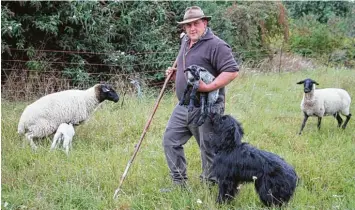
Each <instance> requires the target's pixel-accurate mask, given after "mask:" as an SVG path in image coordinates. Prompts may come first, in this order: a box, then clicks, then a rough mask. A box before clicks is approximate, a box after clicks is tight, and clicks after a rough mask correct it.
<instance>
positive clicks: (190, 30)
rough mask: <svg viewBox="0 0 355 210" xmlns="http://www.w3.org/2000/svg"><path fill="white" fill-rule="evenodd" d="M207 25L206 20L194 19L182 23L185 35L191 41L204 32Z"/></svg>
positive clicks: (196, 39)
mask: <svg viewBox="0 0 355 210" xmlns="http://www.w3.org/2000/svg"><path fill="white" fill-rule="evenodd" d="M206 27H207V20H203V19H200V20H196V21H194V22H191V23H186V24H185V25H184V28H185V31H186V34H187V36H188V37H189V38H190V39H191V41H192V42H197V41H198V39H199V38H200V37H201V36H202V34H203V33H204V32H205V30H206Z"/></svg>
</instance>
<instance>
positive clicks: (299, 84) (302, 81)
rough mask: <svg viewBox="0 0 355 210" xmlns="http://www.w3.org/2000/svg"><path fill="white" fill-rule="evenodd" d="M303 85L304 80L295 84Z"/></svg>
mask: <svg viewBox="0 0 355 210" xmlns="http://www.w3.org/2000/svg"><path fill="white" fill-rule="evenodd" d="M303 83H304V80H302V81H299V82H297V83H296V84H299V85H300V84H303Z"/></svg>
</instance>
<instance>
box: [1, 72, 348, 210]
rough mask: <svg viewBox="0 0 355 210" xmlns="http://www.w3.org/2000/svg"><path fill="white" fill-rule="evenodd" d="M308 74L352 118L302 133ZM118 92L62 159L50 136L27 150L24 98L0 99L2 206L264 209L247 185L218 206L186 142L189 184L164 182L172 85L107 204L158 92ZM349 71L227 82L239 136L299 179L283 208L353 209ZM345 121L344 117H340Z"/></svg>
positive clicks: (328, 120) (313, 124)
mask: <svg viewBox="0 0 355 210" xmlns="http://www.w3.org/2000/svg"><path fill="white" fill-rule="evenodd" d="M308 77H309V78H312V79H314V80H316V81H317V82H318V83H319V84H320V85H319V86H318V88H325V87H336V88H343V89H346V90H347V91H348V92H349V94H350V95H351V96H352V98H353V103H352V105H351V111H352V113H353V118H352V119H351V120H350V122H349V124H348V127H347V128H346V129H345V130H342V129H339V128H337V122H336V120H335V119H334V118H333V117H332V116H327V117H325V118H323V120H322V127H321V129H320V130H319V131H318V129H317V119H316V118H310V119H309V120H308V122H307V125H306V127H305V129H304V131H303V134H302V135H301V136H299V135H298V134H297V133H298V131H299V129H300V126H301V123H302V120H303V114H302V112H301V110H300V102H301V100H302V96H303V86H302V85H296V82H298V81H300V80H303V79H305V78H308ZM157 95H158V91H146V92H145V95H144V98H143V99H139V100H138V99H137V98H136V97H134V96H132V95H131V96H127V95H126V96H125V97H124V103H123V104H121V101H122V97H121V99H120V102H119V103H112V102H104V103H103V104H102V105H101V106H100V108H98V109H97V111H96V112H95V113H94V114H93V115H92V117H91V118H90V120H89V121H87V122H86V123H85V124H83V125H80V126H78V127H76V130H75V131H76V135H75V136H74V139H73V150H71V151H70V153H69V157H67V156H66V154H65V153H64V151H62V150H60V149H57V150H55V151H52V152H50V151H49V148H50V145H51V138H52V136H50V137H49V138H47V139H42V140H40V141H36V142H35V143H36V144H37V145H38V146H39V149H38V151H37V152H33V151H32V150H31V148H30V146H29V144H28V143H27V142H26V141H24V138H23V136H19V135H18V134H17V123H18V120H19V118H20V115H21V113H22V111H23V109H24V108H25V107H26V105H28V104H29V103H31V102H9V101H6V100H4V99H3V100H2V102H1V111H2V117H1V209H263V208H264V206H263V205H262V203H261V202H260V200H259V198H258V196H257V194H256V192H255V191H254V188H253V185H252V184H251V183H250V184H244V185H243V186H242V189H241V191H240V193H239V195H238V196H237V197H236V198H235V199H234V200H233V201H232V202H231V203H230V204H224V205H216V203H215V199H216V196H217V186H214V187H212V188H209V187H208V186H206V185H204V184H202V183H200V181H199V175H200V172H201V160H200V152H199V148H198V146H197V143H196V141H195V140H194V139H193V138H192V139H190V141H189V142H188V143H187V144H186V145H185V153H186V158H187V161H188V176H189V185H188V188H187V190H181V189H174V190H173V191H171V192H161V191H160V189H162V188H166V187H170V186H171V182H170V177H169V172H168V167H167V164H166V162H165V156H164V153H163V148H162V136H163V132H164V129H165V125H166V123H167V121H168V119H169V116H170V114H171V112H172V110H173V108H174V106H175V104H176V103H177V99H176V98H175V96H174V94H173V93H172V91H171V90H168V91H167V92H166V94H165V95H164V97H163V99H162V101H161V103H160V105H159V108H158V110H157V112H156V114H155V116H154V119H153V121H152V124H151V126H150V128H149V130H148V132H147V134H146V136H145V138H144V140H143V143H142V145H141V148H140V150H139V152H138V154H137V157H136V159H135V160H134V162H133V164H132V166H131V168H130V170H129V172H128V175H127V177H126V180H125V181H124V183H123V185H122V191H121V192H120V194H119V196H118V198H117V199H116V200H114V199H113V198H112V197H113V194H114V191H115V189H116V188H117V187H118V184H119V180H120V177H121V175H122V174H123V171H124V169H125V167H126V165H127V163H128V161H129V159H130V158H131V156H132V154H133V151H134V149H135V146H136V144H137V143H138V140H139V138H140V136H141V134H142V131H143V128H144V126H145V123H146V121H147V120H148V118H149V116H150V114H151V112H152V110H153V107H154V104H155V100H156V98H157ZM354 100H355V71H354V70H347V69H331V68H318V69H317V70H311V71H298V72H288V73H280V74H278V73H242V74H241V75H240V77H238V78H237V79H236V80H234V81H233V82H232V83H231V84H230V85H229V86H228V88H227V101H226V114H231V115H233V116H234V117H236V118H237V119H238V120H239V121H240V122H242V124H243V127H244V130H245V137H244V141H246V142H249V143H251V144H253V145H254V146H256V147H258V148H260V149H264V150H267V151H270V152H274V153H276V154H278V155H280V156H281V157H283V158H284V159H285V160H286V161H287V162H289V163H290V164H291V165H293V166H294V167H295V169H296V172H297V173H298V175H299V177H300V178H301V180H300V183H299V185H298V187H297V188H296V192H295V195H294V197H293V198H292V200H291V201H290V202H289V204H288V205H286V206H285V207H283V209H355V131H354V129H355V101H354ZM343 119H344V117H343Z"/></svg>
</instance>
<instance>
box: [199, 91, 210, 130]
mask: <svg viewBox="0 0 355 210" xmlns="http://www.w3.org/2000/svg"><path fill="white" fill-rule="evenodd" d="M206 100H207V98H206V94H205V93H201V96H200V101H201V113H200V117H199V118H198V121H197V125H198V126H201V125H202V124H203V123H204V122H205V120H206V117H207V115H208V110H207V107H208V105H209V104H207V105H206Z"/></svg>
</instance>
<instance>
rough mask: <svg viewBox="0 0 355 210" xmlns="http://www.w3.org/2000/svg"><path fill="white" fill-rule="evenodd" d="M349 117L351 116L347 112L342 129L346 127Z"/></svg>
mask: <svg viewBox="0 0 355 210" xmlns="http://www.w3.org/2000/svg"><path fill="white" fill-rule="evenodd" d="M350 118H351V114H348V115H347V116H346V120H345V122H344V124H343V127H342V128H343V129H345V128H346V125H347V124H348V122H349V120H350Z"/></svg>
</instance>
